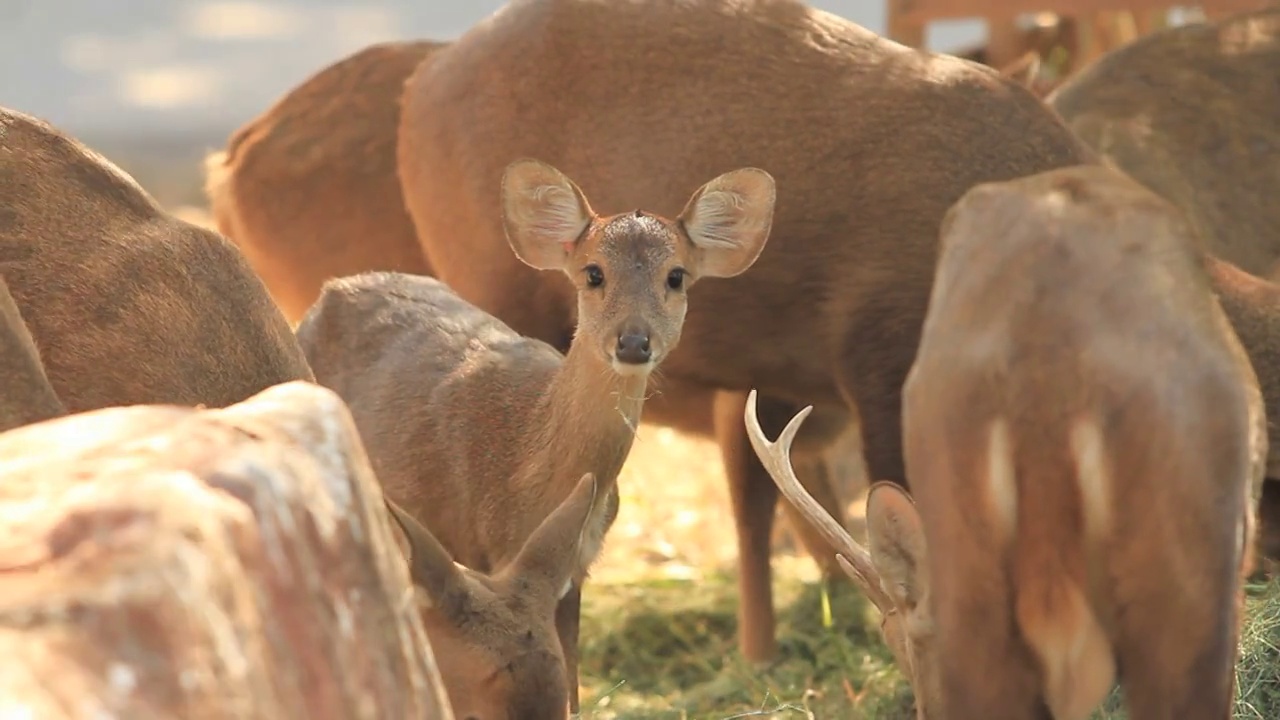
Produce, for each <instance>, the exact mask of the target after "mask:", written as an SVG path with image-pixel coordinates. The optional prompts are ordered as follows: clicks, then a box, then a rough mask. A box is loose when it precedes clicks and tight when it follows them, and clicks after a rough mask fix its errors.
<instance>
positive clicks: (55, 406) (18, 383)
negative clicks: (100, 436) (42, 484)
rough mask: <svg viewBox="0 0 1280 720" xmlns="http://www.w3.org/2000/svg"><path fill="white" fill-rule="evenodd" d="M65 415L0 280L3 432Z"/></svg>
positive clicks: (0, 413)
mask: <svg viewBox="0 0 1280 720" xmlns="http://www.w3.org/2000/svg"><path fill="white" fill-rule="evenodd" d="M65 412H66V410H65V409H64V408H63V407H62V401H61V400H59V399H58V396H57V394H56V393H54V392H53V388H52V387H50V385H49V377H48V376H47V375H45V372H44V364H43V363H41V362H40V351H38V350H36V344H35V341H34V340H32V339H31V331H30V330H28V329H27V324H26V322H24V321H23V319H22V313H20V312H18V306H17V304H16V303H14V301H13V295H11V294H9V285H8V284H7V283H5V281H4V278H3V277H0V432H5V431H6V430H12V429H13V428H16V427H21V426H22V425H29V424H31V423H37V422H40V421H42V420H48V419H50V418H55V417H58V416H60V415H63V414H64V413H65Z"/></svg>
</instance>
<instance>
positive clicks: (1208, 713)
mask: <svg viewBox="0 0 1280 720" xmlns="http://www.w3.org/2000/svg"><path fill="white" fill-rule="evenodd" d="M1201 258H1202V255H1201V253H1200V249H1199V247H1198V241H1197V240H1196V238H1195V236H1194V232H1193V231H1192V229H1191V228H1190V227H1189V226H1188V224H1187V223H1186V222H1185V221H1184V219H1183V218H1182V217H1181V215H1180V214H1179V213H1178V212H1177V211H1176V210H1175V209H1174V208H1173V207H1172V206H1171V205H1170V204H1168V203H1167V202H1166V201H1164V200H1163V199H1160V198H1158V197H1157V196H1155V195H1154V194H1153V193H1152V192H1151V191H1149V190H1147V189H1145V188H1143V187H1141V186H1139V185H1138V184H1137V183H1136V182H1134V181H1132V180H1130V179H1128V178H1126V177H1124V176H1122V175H1120V174H1118V173H1115V172H1113V171H1110V170H1107V169H1105V168H1099V167H1079V168H1070V169H1064V170H1059V171H1054V172H1048V173H1041V174H1037V175H1035V176H1031V177H1027V178H1023V179H1019V180H1015V181H1012V182H1004V183H991V184H984V185H981V186H979V187H977V188H975V189H973V190H971V191H970V192H968V193H967V194H966V195H965V196H964V197H963V198H962V199H961V200H960V201H959V202H958V203H957V204H956V205H955V207H954V208H953V209H952V210H951V212H950V213H949V214H948V216H947V218H946V220H945V221H944V225H943V230H942V254H941V257H940V260H939V265H938V271H937V279H936V281H935V284H934V290H933V294H932V297H931V301H930V312H929V315H928V318H927V319H926V322H925V326H924V330H923V336H922V339H921V343H920V350H919V353H918V355H917V357H916V361H915V363H914V365H913V368H912V370H911V374H910V377H909V379H908V381H907V384H906V387H905V389H904V391H903V401H904V427H905V443H906V453H907V454H906V461H907V470H908V473H909V474H910V476H911V478H912V492H913V494H914V496H915V503H912V502H911V500H910V499H908V498H907V497H906V496H905V495H904V494H902V493H901V491H898V490H896V489H892V486H884V487H883V488H882V487H880V486H878V487H877V488H875V489H874V490H873V493H872V498H871V500H869V502H868V511H867V516H868V526H869V534H870V537H871V552H870V557H871V558H872V559H871V562H870V564H869V565H868V564H864V565H862V566H861V568H862V569H864V570H865V569H866V568H868V567H870V568H871V570H870V571H869V572H868V574H871V575H873V576H875V577H874V578H873V580H874V581H876V582H877V583H879V582H881V581H882V582H883V586H884V587H885V588H891V589H892V592H894V593H896V594H897V595H896V596H895V597H894V598H893V602H891V603H889V605H890V606H891V607H890V608H889V609H892V610H894V611H896V612H899V613H901V614H900V615H897V616H895V617H894V623H895V625H898V624H899V623H901V624H902V625H898V626H899V627H901V628H902V629H903V632H901V633H900V634H899V635H898V638H899V643H900V644H908V645H909V646H910V652H909V653H908V652H906V650H905V649H903V648H899V649H897V651H896V652H895V655H898V656H899V658H901V657H902V656H904V655H907V656H909V658H910V660H909V661H908V662H909V664H908V665H907V667H906V668H905V669H906V670H907V671H908V673H909V676H910V677H911V679H912V683H913V686H914V687H915V689H916V693H917V700H918V711H917V714H918V717H920V718H929V719H930V720H933V719H936V718H978V717H981V718H992V719H993V720H1000V719H1002V718H1009V719H1010V720H1013V719H1014V718H1017V719H1019V720H1021V719H1022V718H1045V719H1046V720H1047V719H1048V718H1054V719H1055V720H1084V718H1087V717H1089V715H1090V714H1091V712H1092V711H1093V709H1094V707H1095V706H1096V705H1097V704H1098V703H1099V702H1100V701H1101V700H1102V699H1103V698H1104V697H1105V695H1106V694H1107V692H1108V691H1109V690H1110V689H1111V686H1112V684H1113V682H1114V680H1115V679H1116V677H1117V676H1119V677H1121V678H1122V682H1123V684H1124V687H1125V701H1126V704H1127V706H1128V709H1129V715H1130V717H1133V718H1135V720H1144V719H1145V718H1169V717H1188V718H1190V717H1197V718H1222V719H1223V720H1225V719H1226V718H1229V717H1230V712H1231V705H1232V700H1233V667H1234V663H1235V656H1236V638H1237V633H1238V621H1239V619H1240V604H1241V602H1242V596H1241V584H1242V580H1243V577H1242V576H1243V574H1244V572H1245V571H1246V570H1247V569H1248V565H1249V558H1248V554H1249V553H1248V548H1249V546H1250V535H1251V534H1252V531H1253V512H1254V502H1255V501H1256V499H1257V493H1258V490H1259V488H1260V486H1261V482H1262V478H1263V472H1264V467H1263V465H1264V462H1265V460H1264V459H1265V457H1266V453H1267V439H1266V434H1265V432H1264V431H1263V429H1262V425H1263V423H1264V422H1265V420H1264V411H1263V407H1262V401H1261V397H1260V391H1259V388H1258V384H1257V378H1256V377H1255V376H1254V373H1253V370H1252V369H1251V367H1250V365H1249V363H1248V362H1247V360H1246V356H1245V354H1244V350H1243V348H1242V347H1241V345H1240V343H1239V341H1238V340H1237V339H1236V337H1235V334H1234V333H1233V332H1232V330H1231V327H1230V325H1229V323H1228V321H1227V318H1226V316H1225V314H1224V313H1223V311H1222V308H1221V307H1220V306H1219V305H1218V303H1217V301H1216V300H1215V299H1214V297H1213V295H1212V293H1211V292H1210V279H1209V275H1208V274H1207V273H1206V269H1205V267H1204V265H1203V263H1202V260H1201ZM801 419H802V418H798V419H797V420H796V421H795V423H796V424H798V422H799V421H800V420H801ZM997 424H999V426H1000V427H1003V428H1004V430H1005V431H1006V432H1004V433H1002V434H1001V436H1002V437H1004V438H1006V439H1007V442H1004V443H1000V442H995V441H993V439H992V438H993V434H995V432H996V431H995V428H996V427H997V426H998V425H997ZM1082 428H1083V429H1089V428H1092V429H1095V430H1097V433H1098V434H1097V435H1096V439H1097V440H1099V443H1098V444H1097V445H1095V446H1093V447H1092V450H1093V452H1091V451H1090V448H1088V447H1086V446H1085V445H1087V443H1086V444H1080V443H1079V442H1078V440H1079V436H1078V434H1079V433H1080V430H1081V429H1082ZM788 430H790V431H792V432H794V430H793V429H792V428H788ZM1086 435H1088V433H1086ZM759 443H760V445H761V447H762V448H763V450H762V456H764V457H771V458H774V459H775V466H780V467H782V468H783V469H784V471H783V472H779V473H778V476H779V480H778V482H779V485H780V486H781V487H784V488H792V489H794V487H795V483H794V482H793V481H792V479H791V478H789V477H787V476H786V473H785V459H786V456H785V445H783V449H784V452H781V453H779V452H777V451H773V450H772V449H771V448H770V447H769V444H768V443H767V441H764V440H763V438H760V439H759ZM779 444H782V441H780V443H779ZM779 461H780V462H779ZM1002 468H1003V470H1002ZM917 504H918V510H917ZM840 542H841V543H842V547H843V549H844V552H847V553H849V554H850V555H851V557H854V558H855V559H857V558H858V557H859V554H860V553H861V554H862V555H865V551H861V548H858V547H857V546H856V545H854V544H853V543H852V540H849V539H848V538H847V536H846V537H845V538H842V539H841V540H840ZM858 567H859V566H856V565H855V566H854V569H858ZM1191 588H1195V590H1194V591H1189V589H1191ZM882 607H883V606H882ZM1171 627H1177V628H1179V630H1178V632H1176V633H1170V632H1169V628H1171ZM886 636H889V633H886ZM899 662H901V659H900V660H899Z"/></svg>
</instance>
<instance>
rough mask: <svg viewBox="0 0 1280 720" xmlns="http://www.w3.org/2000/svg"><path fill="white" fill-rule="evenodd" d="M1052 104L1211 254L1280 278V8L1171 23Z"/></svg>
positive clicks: (1094, 67) (1099, 66)
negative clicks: (1275, 192)
mask: <svg viewBox="0 0 1280 720" xmlns="http://www.w3.org/2000/svg"><path fill="white" fill-rule="evenodd" d="M1047 102H1048V103H1049V104H1050V105H1051V106H1052V107H1053V108H1054V109H1055V110H1057V111H1058V113H1059V114H1060V115H1061V116H1062V117H1063V118H1064V119H1065V120H1066V121H1067V124H1068V125H1069V126H1070V127H1071V129H1072V130H1073V131H1074V132H1075V134H1076V136H1078V137H1079V138H1080V139H1081V140H1083V141H1084V142H1085V143H1087V144H1088V145H1089V146H1091V147H1092V148H1093V149H1094V150H1096V151H1097V152H1098V154H1100V155H1102V156H1104V157H1105V158H1107V160H1109V161H1110V162H1112V163H1114V164H1115V165H1116V166H1118V167H1119V168H1120V169H1122V170H1124V171H1125V172H1126V173H1128V174H1129V175H1130V176H1132V177H1133V178H1134V179H1136V180H1138V181H1139V182H1141V183H1142V184H1144V185H1146V186H1147V187H1148V188H1150V189H1152V190H1154V191H1155V192H1157V193H1158V194H1160V195H1161V196H1162V197H1164V198H1165V199H1167V200H1169V201H1170V202H1172V203H1173V204H1174V205H1176V206H1178V207H1179V208H1181V209H1182V211H1183V212H1184V213H1185V214H1186V216H1187V220H1188V222H1190V223H1191V225H1192V227H1193V228H1194V229H1195V230H1196V232H1197V233H1198V234H1199V235H1200V236H1201V237H1202V238H1203V239H1204V241H1205V242H1206V243H1207V244H1208V247H1209V248H1210V249H1211V250H1212V251H1213V253H1214V254H1215V255H1217V256H1218V257H1220V258H1222V259H1223V260H1226V261H1228V262H1230V263H1233V264H1235V265H1237V266H1239V267H1240V268H1241V269H1243V270H1245V271H1247V272H1251V273H1253V274H1255V275H1258V276H1260V277H1264V278H1269V279H1272V280H1277V279H1280V206H1277V204H1276V203H1274V202H1272V201H1271V199H1270V193H1268V192H1265V191H1262V190H1261V189H1263V188H1276V187H1280V113H1278V112H1276V108H1277V107H1280V7H1272V8H1266V9H1261V10H1258V11H1256V12H1250V13H1243V14H1238V15H1232V16H1230V17H1227V18H1225V19H1223V20H1221V21H1218V22H1215V23H1212V24H1204V23H1195V24H1191V25H1183V26H1180V27H1173V28H1167V29H1164V30H1160V31H1158V32H1155V33H1152V34H1150V35H1147V36H1145V37H1142V38H1140V39H1138V40H1136V41H1134V42H1132V43H1129V44H1128V45H1124V46H1123V47H1120V48H1118V49H1116V50H1113V51H1111V52H1110V53H1108V54H1106V55H1104V56H1103V57H1101V58H1099V59H1098V60H1097V62H1094V63H1092V64H1091V65H1090V66H1089V67H1087V68H1086V69H1085V70H1083V71H1082V72H1081V73H1080V74H1079V75H1076V76H1075V77H1073V78H1071V79H1070V80H1068V81H1067V82H1066V83H1065V84H1063V85H1062V86H1061V87H1059V88H1058V89H1057V90H1056V91H1054V92H1053V93H1052V94H1050V96H1049V97H1048V99H1047Z"/></svg>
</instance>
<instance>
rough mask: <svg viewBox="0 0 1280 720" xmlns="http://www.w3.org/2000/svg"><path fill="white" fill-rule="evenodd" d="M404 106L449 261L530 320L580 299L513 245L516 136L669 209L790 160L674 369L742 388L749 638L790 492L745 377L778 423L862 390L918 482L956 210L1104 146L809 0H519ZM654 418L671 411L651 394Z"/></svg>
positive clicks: (735, 414) (612, 194)
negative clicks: (755, 432)
mask: <svg viewBox="0 0 1280 720" xmlns="http://www.w3.org/2000/svg"><path fill="white" fill-rule="evenodd" d="M762 88H768V90H767V92H764V91H762ZM403 107H404V109H403V112H402V116H401V129H400V144H399V149H398V157H399V162H398V167H399V171H400V177H401V181H402V186H403V189H404V193H405V199H406V204H407V206H408V208H409V214H410V216H411V217H412V219H413V221H414V225H415V227H416V228H417V235H418V240H419V242H421V243H422V245H423V247H424V249H425V251H426V255H427V258H428V261H429V262H430V264H431V266H432V268H433V271H434V272H435V274H436V275H437V277H439V278H441V279H442V280H444V281H445V282H446V283H448V284H449V285H450V287H452V288H454V289H455V290H456V291H457V292H458V294H459V295H461V296H463V297H465V298H467V299H468V300H469V301H471V302H473V303H475V304H476V305H477V306H478V307H480V308H482V309H484V310H485V311H487V312H489V313H491V314H493V315H495V316H497V317H501V318H502V319H503V320H504V321H505V322H507V323H508V324H509V325H510V326H511V327H512V328H513V329H514V330H516V331H517V332H519V333H521V334H524V335H527V336H531V337H539V338H544V339H546V338H554V337H557V336H559V337H564V336H567V333H568V332H569V329H570V328H572V327H573V319H574V312H573V305H574V303H573V296H572V292H571V288H570V287H569V286H568V285H566V284H564V283H563V282H560V281H558V280H557V279H555V278H551V277H542V276H539V275H538V274H536V273H533V272H532V271H530V270H529V269H528V268H524V267H521V266H520V264H519V263H518V261H516V260H515V259H514V258H511V257H510V255H509V253H507V251H506V247H505V240H504V238H503V235H502V229H501V226H500V224H499V223H498V220H497V218H496V217H494V216H493V214H492V213H491V212H490V211H489V210H488V204H489V203H490V202H491V198H492V197H493V196H494V194H495V193H496V192H497V189H498V179H499V177H500V175H501V173H502V168H503V166H504V165H505V164H506V163H508V162H510V161H511V160H512V159H514V158H517V157H521V156H534V157H540V158H544V159H547V160H548V161H550V162H552V163H554V164H556V165H557V166H558V167H561V168H564V169H565V170H566V171H567V172H569V173H570V174H571V175H572V176H574V177H575V178H577V179H579V181H580V182H581V183H582V186H583V187H584V188H585V189H586V190H587V191H588V192H589V193H590V194H591V195H592V197H593V198H596V202H597V203H598V205H599V206H600V207H601V208H602V209H604V210H605V211H607V212H617V211H620V210H624V209H625V208H627V207H629V206H632V204H633V203H634V204H638V205H639V206H640V207H645V208H652V209H653V210H654V211H655V212H659V213H670V212H674V211H676V210H678V208H679V207H680V205H679V203H680V202H682V200H683V198H684V197H685V196H686V193H688V192H689V191H690V190H692V189H693V188H694V187H695V185H696V183H697V182H699V181H700V180H701V178H703V177H706V176H709V175H713V174H715V173H717V172H723V171H724V170H725V169H727V168H731V167H737V166H740V165H752V166H756V167H762V168H765V169H767V170H768V172H769V173H771V174H772V175H774V176H775V177H776V178H777V180H778V187H779V192H780V193H781V194H780V197H779V201H778V213H777V217H776V219H775V225H774V230H773V233H772V236H773V238H774V239H773V240H772V241H771V242H770V248H769V249H768V250H766V251H765V253H764V254H763V255H762V257H761V260H760V262H759V263H757V264H756V265H755V266H754V267H753V269H752V270H751V271H750V272H749V273H746V274H744V275H742V276H739V277H737V278H733V279H730V280H726V281H724V282H718V283H714V284H708V285H706V286H699V287H698V288H697V289H696V290H694V293H695V295H696V296H697V301H696V302H695V303H694V307H692V308H691V310H690V312H689V315H688V318H687V319H686V323H685V330H684V335H683V337H684V340H682V342H681V344H680V347H679V348H678V349H677V350H676V351H675V352H674V353H673V354H672V355H671V357H670V358H668V359H667V360H666V361H665V362H664V364H663V376H664V378H669V379H670V380H672V381H673V382H674V383H678V384H677V385H675V387H680V386H681V385H683V386H698V387H705V388H711V389H718V390H723V391H727V392H729V393H736V394H737V395H736V396H732V395H731V396H729V398H728V399H729V400H735V401H736V403H726V407H728V406H729V405H735V404H736V410H733V411H726V412H717V413H715V423H716V425H715V429H714V432H715V435H716V437H717V439H718V440H719V442H720V445H721V449H722V452H723V454H724V459H725V466H726V471H727V473H728V474H729V477H730V485H731V497H732V498H733V501H734V514H735V523H736V524H737V527H738V530H739V553H740V557H741V558H742V559H741V563H742V565H741V567H742V571H741V574H740V595H741V598H742V603H743V605H742V607H741V610H740V618H741V623H740V627H741V635H740V640H741V645H742V648H743V652H744V654H745V655H746V656H747V657H748V658H749V659H752V660H767V659H769V658H771V657H772V656H773V655H774V653H775V651H776V645H775V642H774V626H773V609H772V600H771V585H770V583H771V580H770V574H769V567H768V547H769V544H768V537H769V531H770V526H771V522H772V517H773V512H774V507H775V504H776V499H777V493H776V490H775V488H774V487H773V484H772V483H771V482H770V481H769V478H768V475H767V474H766V473H764V471H763V468H761V467H760V466H759V464H758V463H757V462H756V460H755V458H754V457H753V456H752V455H751V453H750V452H749V449H748V448H749V445H748V443H747V439H746V436H745V434H744V431H743V429H742V427H741V421H740V418H741V411H742V407H743V405H742V395H741V393H744V392H745V391H746V390H747V389H748V388H750V387H758V388H759V389H760V393H761V394H762V396H763V398H762V400H763V401H767V402H768V411H767V413H766V415H767V417H765V418H764V420H765V422H766V423H767V424H771V425H773V426H775V427H781V426H782V425H783V424H784V423H785V421H786V419H787V417H789V416H790V415H791V414H793V413H794V412H795V410H796V409H797V408H798V407H799V406H800V405H801V404H804V403H813V404H814V405H816V406H817V409H818V411H819V412H821V413H823V414H826V415H827V416H828V417H829V418H831V420H832V424H835V421H837V420H839V419H843V420H844V421H845V422H848V421H849V418H851V417H852V416H853V410H854V408H853V407H852V406H853V405H854V404H855V403H856V414H857V417H858V418H859V420H860V429H861V433H862V446H863V452H864V456H865V459H866V465H867V468H868V473H869V476H870V477H873V478H884V479H893V480H896V481H899V482H905V479H906V478H905V474H904V472H903V466H902V453H901V430H900V401H901V396H900V389H901V385H902V382H903V380H904V379H905V377H906V373H907V370H908V368H909V367H910V363H911V360H912V357H913V356H914V352H915V343H916V339H917V337H918V332H919V327H920V324H921V322H922V321H923V317H924V312H925V307H926V304H927V297H928V288H929V285H930V283H931V282H932V272H933V265H934V260H935V257H936V254H935V253H936V249H935V248H936V238H937V228H938V223H939V222H940V220H941V218H942V215H943V213H944V212H945V211H946V209H947V207H949V205H950V204H951V203H952V202H954V201H955V200H956V199H957V198H958V197H959V196H960V195H961V194H962V193H963V192H964V191H965V190H967V189H968V188H969V187H970V186H971V185H973V184H975V183H978V182H983V181H990V180H1001V179H1009V178H1013V177H1017V176H1020V175H1025V174H1029V173H1034V172H1038V171H1041V170H1047V169H1050V168H1054V167H1060V166H1064V165H1068V164H1073V163H1077V162H1080V161H1081V160H1082V159H1084V158H1085V157H1086V156H1087V155H1088V151H1087V150H1086V149H1085V148H1084V147H1083V146H1082V145H1080V144H1079V143H1078V141H1077V140H1075V138H1073V137H1072V136H1071V135H1070V133H1069V132H1068V131H1067V130H1066V128H1065V127H1064V126H1063V125H1062V123H1061V122H1060V121H1059V120H1058V119H1057V118H1056V117H1055V116H1054V115H1053V114H1052V113H1051V112H1049V111H1048V110H1046V109H1045V107H1044V106H1043V105H1042V104H1041V103H1039V102H1038V101H1037V100H1036V99H1035V98H1034V97H1033V96H1032V95H1031V94H1030V93H1028V92H1027V91H1026V90H1025V88H1022V87H1020V86H1019V85H1018V84H1017V83H1015V82H1014V81H1012V80H1010V79H1008V78H1002V77H1001V76H1000V75H999V74H998V73H997V72H996V71H995V70H992V69H990V68H984V67H981V66H978V65H976V64H974V63H970V62H966V61H963V60H960V59H957V58H952V57H947V56H942V55H933V54H929V53H923V52H919V51H916V50H912V49H910V48H906V47H903V46H901V45H898V44H896V43H893V42H890V41H887V40H884V39H882V38H880V37H877V36H876V35H875V34H873V33H871V32H869V31H867V30H865V29H863V28H861V27H858V26H856V25H853V24H852V23H849V22H847V21H844V20H842V19H840V18H837V17H836V16H834V15H830V14H828V13H824V12H822V11H819V10H814V9H812V8H809V7H808V6H806V5H805V4H803V3H801V2H793V1H790V0H754V1H753V0H748V1H735V2H730V1H728V0H697V1H695V2H689V1H687V0H680V1H676V0H656V1H653V2H643V3H641V2H631V1H630V0H517V1H516V2H513V3H510V4H508V5H507V6H505V7H504V8H503V9H502V10H500V11H499V12H498V13H496V14H495V15H494V16H492V17H490V18H489V19H488V20H486V21H484V22H482V23H480V24H479V25H477V26H476V27H475V28H473V29H472V30H471V31H469V32H468V33H466V34H465V35H464V36H462V37H461V38H460V39H458V40H457V41H456V42H455V43H454V44H453V45H452V46H451V47H450V48H449V49H448V50H447V51H445V52H442V53H440V54H439V56H437V57H436V58H435V59H434V60H433V61H432V62H430V63H426V64H424V65H422V66H420V67H419V69H418V71H417V72H415V74H414V76H413V77H412V78H411V79H410V80H409V81H408V83H407V84H406V86H405V95H404V98H403ZM584 108H590V111H589V112H588V111H584ZM495 277H501V278H502V281H501V282H496V281H495V280H494V278H495ZM654 387H655V389H659V390H660V389H661V388H662V386H661V385H660V384H657V383H655V385H654ZM649 417H651V418H652V419H654V420H657V421H659V422H661V421H662V418H661V417H660V416H659V415H658V414H657V409H656V404H655V408H654V412H653V413H650V415H649ZM833 435H834V433H833Z"/></svg>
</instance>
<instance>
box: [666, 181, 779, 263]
mask: <svg viewBox="0 0 1280 720" xmlns="http://www.w3.org/2000/svg"><path fill="white" fill-rule="evenodd" d="M776 199H777V189H776V186H775V184H774V181H773V176H772V175H770V174H769V173H767V172H765V171H763V170H760V169H758V168H742V169H740V170H734V171H732V172H727V173H725V174H723V175H721V176H720V177H718V178H716V179H714V180H712V181H711V182H709V183H707V184H706V185H703V186H702V187H700V188H698V191H697V192H695V193H694V194H693V197H690V198H689V202H688V203H687V204H686V205H685V207H684V210H683V211H681V213H680V223H681V224H682V225H683V226H684V229H685V232H686V233H688V235H689V241H690V242H691V243H693V247H694V249H695V251H696V257H697V262H696V266H695V268H694V273H695V275H697V276H700V277H733V276H734V275H739V274H741V273H743V272H746V270H747V268H749V267H751V266H752V265H753V264H754V263H755V261H756V258H758V257H760V252H761V251H762V250H764V245H765V241H766V240H768V239H769V229H770V228H771V227H773V205H774V201H775V200H776Z"/></svg>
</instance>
